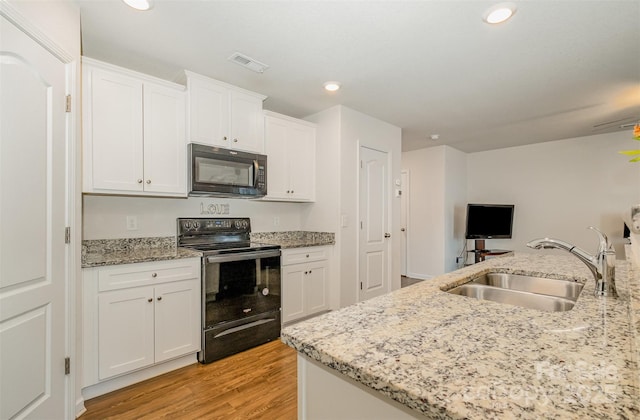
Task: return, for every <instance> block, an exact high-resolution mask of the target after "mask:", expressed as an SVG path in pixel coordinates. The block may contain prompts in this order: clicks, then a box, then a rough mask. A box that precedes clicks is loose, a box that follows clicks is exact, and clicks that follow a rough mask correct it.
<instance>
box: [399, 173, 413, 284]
mask: <svg viewBox="0 0 640 420" xmlns="http://www.w3.org/2000/svg"><path fill="white" fill-rule="evenodd" d="M400 179H401V183H400V191H401V192H402V197H401V198H400V212H401V213H402V214H401V215H400V220H401V222H400V228H401V229H405V230H404V232H403V231H400V241H402V244H401V246H400V249H401V251H400V254H401V258H402V259H403V261H402V262H401V264H400V267H401V271H402V266H403V265H404V273H402V275H404V276H408V273H409V266H410V264H409V255H410V254H409V232H411V230H410V229H409V224H410V221H411V218H410V217H409V214H410V213H409V209H410V206H409V197H410V195H409V187H410V185H411V172H410V171H409V170H408V169H403V170H402V171H400ZM403 217H404V226H403V225H402V218H403ZM402 251H404V253H403V252H402Z"/></svg>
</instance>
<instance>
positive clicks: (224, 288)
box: [202, 249, 281, 330]
mask: <svg viewBox="0 0 640 420" xmlns="http://www.w3.org/2000/svg"><path fill="white" fill-rule="evenodd" d="M204 258H205V261H204V269H203V273H202V274H203V278H202V281H203V284H202V286H203V287H202V290H203V293H202V299H203V302H202V303H203V326H204V329H205V330H206V329H209V328H213V327H214V326H216V325H219V324H220V323H224V322H230V321H237V320H240V319H243V318H251V317H253V316H255V315H260V314H264V313H268V312H274V311H280V306H281V303H280V302H281V301H280V298H281V280H280V250H279V249H276V250H267V251H255V252H243V253H237V254H223V255H213V256H208V257H204Z"/></svg>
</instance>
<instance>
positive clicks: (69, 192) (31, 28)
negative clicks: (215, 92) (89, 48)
mask: <svg viewBox="0 0 640 420" xmlns="http://www.w3.org/2000/svg"><path fill="white" fill-rule="evenodd" d="M0 15H1V16H3V17H4V18H5V19H7V20H8V21H10V22H11V23H13V25H14V26H15V27H16V28H18V29H19V30H21V31H22V32H24V33H25V34H26V35H27V36H29V37H30V38H31V39H33V40H34V41H35V42H36V43H38V44H40V45H41V46H42V47H43V48H45V49H46V50H47V51H49V52H50V53H51V54H52V55H53V56H54V57H56V58H57V59H58V60H60V61H61V62H62V63H64V64H65V67H66V85H67V86H66V88H65V89H66V92H65V93H66V94H67V95H71V112H69V113H67V114H66V121H65V126H66V128H65V131H66V133H65V137H66V138H65V142H66V150H67V155H66V168H65V177H66V180H65V184H66V197H65V223H66V226H68V227H70V229H71V242H70V243H69V244H68V245H67V246H66V248H65V289H66V291H65V328H66V331H64V332H61V333H64V334H65V347H66V348H65V350H66V354H67V356H68V357H70V358H71V373H70V374H69V375H66V376H65V391H64V393H65V397H66V398H65V418H67V419H75V418H76V414H77V413H76V412H77V407H76V401H75V385H76V375H78V372H77V370H78V369H79V368H80V366H81V364H79V363H77V357H76V356H77V354H76V334H75V325H76V301H77V299H76V277H77V273H78V272H79V267H80V262H79V257H78V253H79V249H80V248H79V247H78V242H79V239H78V238H81V233H80V229H79V226H80V223H79V221H78V219H79V212H78V209H79V205H78V202H79V195H78V192H79V191H80V190H79V189H78V185H79V182H78V181H77V180H79V179H80V176H79V174H78V173H77V172H78V168H79V165H78V164H77V156H78V153H77V141H76V140H77V138H76V132H77V130H76V127H77V124H78V120H77V116H78V115H79V113H78V109H79V105H80V101H79V98H78V94H77V89H76V86H77V80H78V79H77V77H78V76H77V70H76V69H77V67H78V62H77V60H76V59H75V58H74V57H73V55H72V54H70V53H69V52H68V51H66V50H65V49H64V48H62V47H61V46H60V45H59V44H58V43H57V42H56V41H55V40H53V39H52V38H51V37H50V36H49V35H48V34H46V33H44V32H42V31H41V30H40V28H38V27H37V26H36V25H34V24H33V23H32V22H31V21H30V20H29V19H27V18H26V17H25V16H23V15H22V13H20V12H19V11H18V10H17V9H15V7H14V6H13V5H11V4H9V3H8V2H7V1H5V0H0ZM81 408H82V409H84V404H83V403H81Z"/></svg>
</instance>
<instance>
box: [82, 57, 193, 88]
mask: <svg viewBox="0 0 640 420" xmlns="http://www.w3.org/2000/svg"><path fill="white" fill-rule="evenodd" d="M82 64H83V67H84V65H85V64H86V65H87V66H89V67H94V68H99V69H102V70H107V71H111V72H115V73H120V74H122V75H125V76H129V77H135V78H137V79H141V80H143V81H145V82H150V83H155V84H158V85H161V86H166V87H168V88H170V89H176V90H178V91H180V92H185V91H186V90H187V88H186V86H184V85H181V84H178V83H174V82H170V81H168V80H164V79H160V78H159V77H154V76H150V75H148V74H145V73H140V72H137V71H135V70H131V69H127V68H125V67H120V66H116V65H115V64H111V63H105V62H104V61H100V60H96V59H95V58H91V57H86V56H84V55H83V56H82Z"/></svg>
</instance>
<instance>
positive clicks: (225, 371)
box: [80, 340, 297, 420]
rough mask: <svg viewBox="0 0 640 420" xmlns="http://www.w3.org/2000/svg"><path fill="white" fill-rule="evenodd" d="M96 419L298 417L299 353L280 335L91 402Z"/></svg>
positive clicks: (90, 415)
mask: <svg viewBox="0 0 640 420" xmlns="http://www.w3.org/2000/svg"><path fill="white" fill-rule="evenodd" d="M85 407H86V408H87V412H86V413H85V414H83V415H82V416H81V417H80V420H90V419H118V420H125V419H157V418H168V419H257V418H260V419H295V418H296V417H297V385H296V352H295V350H293V349H292V348H290V347H288V346H286V345H284V344H282V342H281V341H280V340H275V341H272V342H270V343H267V344H264V345H262V346H259V347H256V348H253V349H250V350H247V351H244V352H242V353H239V354H236V355H233V356H230V357H227V358H225V359H222V360H218V361H217V362H213V363H210V364H208V365H202V364H200V363H197V364H194V365H190V366H187V367H184V368H182V369H178V370H175V371H173V372H169V373H166V374H164V375H161V376H158V377H155V378H152V379H149V380H147V381H144V382H141V383H138V384H136V385H131V386H129V387H127V388H123V389H120V390H117V391H114V392H111V393H109V394H105V395H101V396H99V397H96V398H93V399H91V400H88V401H86V402H85Z"/></svg>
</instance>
